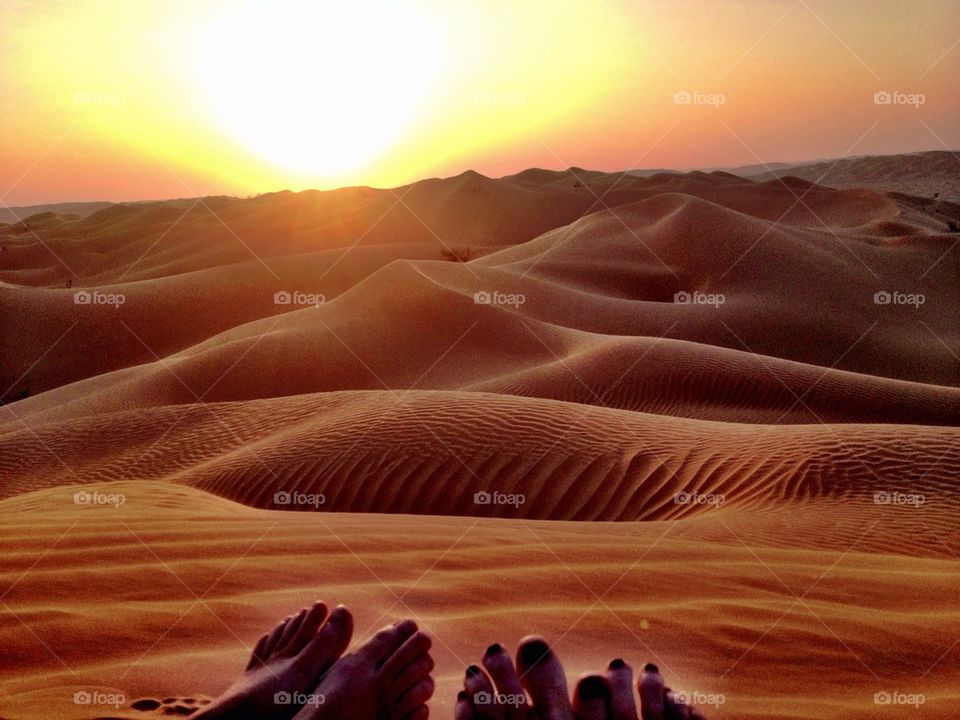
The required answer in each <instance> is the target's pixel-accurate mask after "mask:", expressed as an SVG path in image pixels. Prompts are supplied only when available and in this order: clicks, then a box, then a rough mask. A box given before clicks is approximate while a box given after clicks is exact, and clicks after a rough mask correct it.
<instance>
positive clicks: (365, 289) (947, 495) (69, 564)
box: [0, 156, 960, 720]
mask: <svg viewBox="0 0 960 720" xmlns="http://www.w3.org/2000/svg"><path fill="white" fill-rule="evenodd" d="M936 161H937V167H938V168H940V167H941V166H942V165H943V158H942V157H939V156H938V157H937V158H936ZM863 162H864V163H866V162H867V161H863ZM923 162H924V159H923V157H922V156H921V157H918V156H904V157H902V158H900V159H899V160H898V159H897V158H885V159H884V160H883V162H882V163H877V162H875V163H873V164H872V165H871V167H873V168H878V167H879V168H881V169H882V170H883V172H884V173H886V175H884V177H883V178H881V180H877V178H876V175H877V172H875V171H871V173H872V175H871V182H872V183H873V185H876V187H874V188H873V189H871V187H870V186H868V185H867V184H864V186H860V187H858V186H857V184H856V182H855V178H853V177H852V176H851V173H853V172H854V169H852V168H853V166H852V165H849V166H844V175H843V183H842V187H840V188H834V187H830V186H827V185H818V184H816V183H814V182H811V181H810V180H807V179H801V178H798V177H795V176H791V175H787V176H784V177H770V178H759V179H746V178H741V177H738V176H736V175H733V174H729V173H725V172H711V173H704V172H691V173H685V174H681V173H658V174H652V175H647V176H641V175H640V174H610V173H602V172H592V171H587V170H581V169H578V168H572V169H570V170H569V171H563V172H559V171H549V170H539V169H532V170H527V171H524V172H521V173H519V174H516V175H512V176H508V177H504V178H499V179H491V178H488V177H485V176H483V175H480V174H477V173H474V172H466V173H463V174H462V175H458V176H456V177H451V178H445V179H430V180H423V181H420V182H417V183H413V184H411V185H408V186H404V187H399V188H393V189H389V190H386V189H384V190H381V189H373V188H344V189H341V190H336V191H329V192H317V191H307V192H301V193H292V192H279V193H272V194H266V195H260V196H257V197H252V198H247V199H237V198H228V197H206V198H199V199H192V200H175V201H166V202H149V203H129V204H111V205H106V206H100V205H96V206H92V207H80V206H69V207H65V208H57V207H56V206H54V207H52V208H49V207H48V208H44V209H43V211H42V212H39V213H35V214H32V215H29V216H23V217H10V218H6V219H8V220H10V222H6V223H0V337H2V338H3V339H4V342H3V344H2V346H0V388H2V389H5V393H4V395H3V398H2V399H3V403H4V404H3V405H2V406H0V510H2V513H0V605H2V613H0V647H2V650H0V656H2V658H3V663H2V665H3V671H2V677H0V683H2V684H0V717H2V718H9V719H20V718H38V719H39V718H68V719H71V720H93V719H94V718H127V719H130V718H147V717H161V716H184V715H189V714H190V713H191V712H192V711H193V710H194V709H195V708H197V707H200V706H202V704H203V703H204V702H205V701H206V700H208V699H209V698H211V697H214V696H216V695H217V694H218V693H219V692H221V691H223V690H224V689H225V688H226V687H227V686H228V685H229V684H230V682H231V680H232V678H233V677H234V676H235V675H236V674H237V673H238V672H239V671H240V670H241V669H242V668H243V666H244V665H245V664H246V660H247V658H248V657H249V654H250V650H251V648H252V647H253V644H254V643H255V642H256V641H257V639H258V638H259V637H260V635H261V634H262V632H263V631H264V630H265V629H267V628H269V627H271V626H273V625H274V624H275V623H276V621H277V619H278V618H281V617H283V616H285V615H287V614H289V613H290V612H292V611H295V610H297V609H299V608H300V607H302V606H304V605H308V604H309V603H311V602H313V601H314V600H316V599H322V600H324V601H325V602H327V603H328V604H329V605H330V606H331V607H332V606H333V605H335V604H337V603H344V604H347V605H349V606H350V608H351V609H352V610H353V612H354V614H355V616H356V640H357V641H359V640H362V639H365V638H367V637H369V636H370V635H371V634H372V633H373V632H374V631H375V630H376V629H377V628H378V627H380V626H382V625H384V624H385V623H387V622H392V621H393V620H396V619H398V618H400V617H405V616H408V617H411V618H413V619H415V620H416V621H417V622H418V624H419V625H420V626H421V627H422V628H423V629H424V630H426V631H427V632H428V633H430V634H431V636H432V637H433V639H434V642H433V653H434V657H435V660H436V670H435V679H436V684H437V690H436V694H435V697H434V699H433V700H432V702H431V717H437V718H445V717H453V706H454V702H455V699H456V693H457V691H458V690H459V689H460V688H461V685H462V678H463V672H464V667H465V666H467V665H469V664H471V663H476V662H478V661H479V658H480V657H481V656H482V655H483V652H484V649H485V648H486V647H487V646H488V645H489V644H491V643H493V642H500V643H502V644H503V645H504V646H507V647H510V648H515V647H516V644H517V641H518V640H519V639H520V638H521V637H522V636H524V635H527V634H530V633H538V634H542V635H543V636H545V637H546V638H547V639H549V640H550V641H551V642H552V643H553V644H554V647H555V649H556V651H557V653H558V655H560V656H561V657H562V658H563V660H564V663H565V665H566V667H567V670H568V673H569V676H570V678H571V679H573V678H575V677H576V676H578V675H579V674H581V673H583V672H588V671H595V670H601V669H603V668H605V667H606V665H607V663H608V662H609V661H610V660H611V659H613V658H617V657H623V658H625V659H627V660H628V661H629V662H630V663H631V664H633V665H634V667H641V666H642V665H643V663H646V662H654V663H656V664H657V665H658V666H659V667H660V669H661V671H662V672H663V674H664V676H665V677H666V678H667V682H668V683H669V684H670V685H671V686H672V687H673V688H674V689H675V690H678V691H681V692H683V693H684V694H685V695H686V696H688V697H689V698H691V699H692V700H693V701H694V702H699V704H700V706H701V709H702V711H703V712H704V714H705V715H706V716H707V717H709V718H736V719H738V720H773V719H777V720H787V719H790V720H794V719H796V720H799V719H808V718H809V719H814V718H856V719H861V718H862V719H864V720H866V719H868V718H869V719H872V718H899V717H918V718H945V719H946V718H955V717H957V716H958V710H957V708H958V707H960V562H958V561H960V494H958V485H957V484H958V478H960V428H958V425H960V323H958V309H960V245H958V239H960V235H958V234H957V231H958V227H960V205H958V204H956V203H954V202H952V201H949V200H943V199H940V200H934V199H931V198H930V197H921V196H918V195H913V194H911V192H910V191H911V190H916V188H917V187H918V186H922V187H923V188H927V187H932V184H936V182H940V179H938V177H933V176H932V175H931V174H930V173H928V175H927V176H926V177H927V180H926V181H924V182H923V183H920V182H919V181H918V180H917V178H918V177H922V176H923V168H922V167H920V166H921V165H922V164H923ZM954 167H955V165H954ZM898 168H907V169H908V170H909V173H908V175H909V179H910V183H909V185H904V186H902V187H901V189H900V190H898V189H897V188H898V175H897V170H898ZM904 172H906V171H904ZM938 172H939V171H938ZM954 173H955V171H954ZM905 177H906V175H905ZM944 182H949V183H952V185H950V187H954V188H955V187H956V186H957V184H956V177H955V176H954V177H952V178H948V179H946V180H944ZM948 196H951V193H946V194H945V195H944V197H948Z"/></svg>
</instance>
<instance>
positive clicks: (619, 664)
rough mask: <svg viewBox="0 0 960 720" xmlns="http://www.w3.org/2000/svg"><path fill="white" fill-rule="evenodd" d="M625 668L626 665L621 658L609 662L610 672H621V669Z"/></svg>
mask: <svg viewBox="0 0 960 720" xmlns="http://www.w3.org/2000/svg"><path fill="white" fill-rule="evenodd" d="M626 666H627V664H626V663H625V662H624V661H623V660H622V659H621V658H617V659H616V660H611V661H610V669H611V670H621V669H622V668H625V667H626Z"/></svg>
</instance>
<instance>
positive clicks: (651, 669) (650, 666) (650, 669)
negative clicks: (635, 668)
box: [643, 663, 660, 673]
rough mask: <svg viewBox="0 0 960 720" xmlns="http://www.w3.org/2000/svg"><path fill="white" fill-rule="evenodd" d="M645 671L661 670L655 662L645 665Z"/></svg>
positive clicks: (655, 671)
mask: <svg viewBox="0 0 960 720" xmlns="http://www.w3.org/2000/svg"><path fill="white" fill-rule="evenodd" d="M643 671H644V672H648V673H658V672H660V668H658V667H657V666H656V665H654V664H653V663H647V664H646V665H644V666H643Z"/></svg>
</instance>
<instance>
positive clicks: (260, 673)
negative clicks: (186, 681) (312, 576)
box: [194, 602, 353, 720]
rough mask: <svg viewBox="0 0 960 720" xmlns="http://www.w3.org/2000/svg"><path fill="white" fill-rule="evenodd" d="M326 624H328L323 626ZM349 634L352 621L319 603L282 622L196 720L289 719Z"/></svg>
mask: <svg viewBox="0 0 960 720" xmlns="http://www.w3.org/2000/svg"><path fill="white" fill-rule="evenodd" d="M324 620H326V622H324ZM352 635H353V617H352V616H351V615H350V612H349V611H348V610H347V609H346V608H345V607H342V606H341V607H337V608H336V609H334V611H333V612H331V613H330V616H329V617H327V607H326V605H324V604H323V603H321V602H317V603H314V604H313V606H312V607H310V608H309V609H307V608H304V609H303V610H301V611H300V612H299V613H297V614H296V615H293V616H291V617H288V618H286V619H285V620H283V622H281V623H280V624H279V625H277V626H276V627H275V628H274V629H273V630H272V631H271V632H270V633H267V634H266V635H264V636H263V637H261V638H260V640H259V641H258V642H257V645H256V647H255V648H254V650H253V654H252V655H251V657H250V662H249V663H248V664H247V669H246V670H245V671H244V672H243V674H242V675H241V676H240V678H239V679H238V680H237V681H236V682H235V683H234V684H233V685H232V686H231V687H230V689H229V690H227V691H226V692H225V693H224V694H223V695H221V696H220V697H219V698H218V699H217V700H215V701H214V702H213V703H212V704H210V705H208V706H207V707H205V708H204V709H203V710H201V711H200V712H199V713H198V714H197V715H195V716H194V717H195V718H202V720H233V719H234V718H236V719H238V720H241V719H242V720H247V719H249V718H278V719H279V720H288V719H289V718H292V717H293V716H294V715H295V714H296V713H297V711H298V710H300V707H301V706H302V705H303V704H304V703H305V702H306V701H307V698H308V693H310V691H311V690H312V689H313V688H314V687H316V685H317V683H318V682H319V681H320V678H321V677H322V676H323V674H324V673H325V672H327V671H328V670H329V669H330V667H331V666H332V665H333V664H334V662H335V661H336V660H337V658H339V657H340V656H341V655H342V654H343V651H344V650H346V648H347V645H349V644H350V637H351V636H352Z"/></svg>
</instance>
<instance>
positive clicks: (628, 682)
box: [607, 658, 637, 720]
mask: <svg viewBox="0 0 960 720" xmlns="http://www.w3.org/2000/svg"><path fill="white" fill-rule="evenodd" d="M607 687H608V688H609V690H610V715H611V717H612V718H613V720H637V704H636V702H635V701H634V699H633V669H632V668H631V667H630V666H629V665H627V663H625V662H624V661H623V660H621V659H619V658H618V659H616V660H614V661H613V662H611V663H610V666H609V667H608V668H607Z"/></svg>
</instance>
